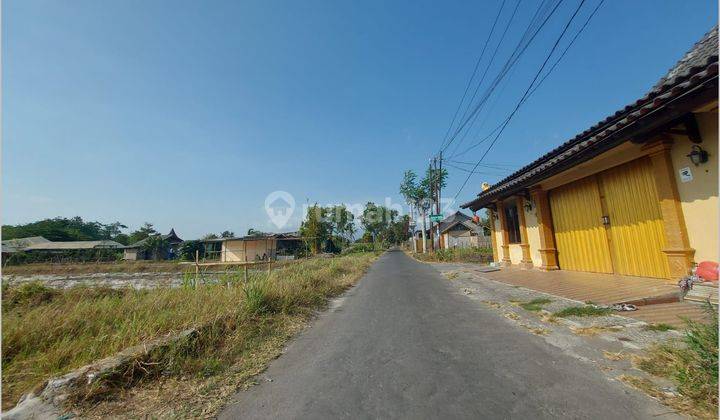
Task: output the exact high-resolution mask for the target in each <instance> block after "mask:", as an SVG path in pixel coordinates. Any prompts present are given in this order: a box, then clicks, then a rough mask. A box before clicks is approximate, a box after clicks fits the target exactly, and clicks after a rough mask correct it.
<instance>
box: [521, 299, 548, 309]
mask: <svg viewBox="0 0 720 420" xmlns="http://www.w3.org/2000/svg"><path fill="white" fill-rule="evenodd" d="M551 302H552V300H550V299H547V298H537V299H533V300H531V301H530V302H523V303H520V304H519V306H520V307H521V308H523V309H525V310H526V311H531V312H538V311H540V310H541V309H542V308H543V306H544V305H547V304H548V303H551Z"/></svg>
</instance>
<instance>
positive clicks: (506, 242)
mask: <svg viewBox="0 0 720 420" xmlns="http://www.w3.org/2000/svg"><path fill="white" fill-rule="evenodd" d="M495 205H496V207H497V213H498V220H500V235H502V240H503V244H502V250H503V252H502V253H503V257H502V260H501V263H502V264H503V265H510V264H511V261H510V237H509V236H508V229H507V221H506V220H505V208H504V207H503V202H502V201H501V200H498V201H496V202H495Z"/></svg>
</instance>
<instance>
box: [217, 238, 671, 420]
mask: <svg viewBox="0 0 720 420" xmlns="http://www.w3.org/2000/svg"><path fill="white" fill-rule="evenodd" d="M258 382H259V385H257V386H254V387H252V388H250V389H249V390H247V391H242V392H239V393H238V394H236V395H235V396H234V397H233V398H232V400H231V401H230V402H229V403H228V405H227V406H226V408H225V410H224V411H223V412H222V413H221V415H220V418H223V419H231V418H248V419H267V418H307V419H323V418H328V419H329V418H353V419H355V418H407V419H417V418H443V419H447V418H487V419H507V418H516V419H536V418H547V419H555V418H588V419H599V418H602V419H631V418H655V419H658V418H660V419H667V418H670V417H673V416H672V415H671V414H668V413H669V412H671V411H672V410H670V409H668V408H667V407H663V406H661V405H659V404H658V403H657V402H655V401H654V400H652V399H650V398H649V397H646V396H645V395H641V394H640V393H638V392H636V391H633V390H630V389H628V388H627V387H625V386H624V385H622V384H620V383H617V382H611V381H609V380H608V379H607V378H605V377H604V376H602V374H601V373H600V372H599V371H598V370H597V368H596V367H594V366H590V365H589V364H585V363H584V362H581V361H579V360H577V359H575V358H572V357H570V356H567V355H565V354H562V353H561V352H559V351H558V350H557V349H555V348H554V347H552V346H551V345H549V344H547V343H545V341H544V340H542V339H541V338H539V337H537V336H534V335H532V334H529V333H528V332H527V331H524V330H522V329H520V328H518V327H516V326H514V325H513V324H511V323H509V322H508V321H507V320H505V319H504V318H503V317H502V316H500V315H498V314H497V313H495V312H493V311H491V310H490V309H487V308H483V307H482V306H480V305H478V304H477V303H474V302H472V301H471V300H470V299H467V298H466V297H465V296H462V295H461V294H459V293H458V292H457V291H456V290H453V289H452V288H451V286H450V285H449V284H448V281H447V280H446V279H444V278H443V277H441V276H440V274H439V273H438V272H437V271H436V270H435V269H433V268H432V267H431V266H429V265H426V264H423V263H419V262H417V261H415V260H413V259H411V258H410V257H408V256H406V255H405V254H404V253H402V252H400V251H390V252H388V253H386V254H384V255H383V256H382V257H380V258H379V259H378V261H377V262H376V263H375V264H374V265H373V267H372V268H371V269H370V271H369V272H368V273H367V275H366V276H365V277H364V278H363V279H362V280H361V281H360V283H359V284H358V285H357V286H356V287H355V288H353V289H352V290H350V291H349V292H348V293H347V294H346V295H345V298H344V301H343V302H342V304H341V305H340V306H338V307H337V308H335V309H334V310H330V311H328V312H326V313H325V314H323V315H322V316H320V318H319V319H318V320H317V321H316V322H315V323H314V325H313V326H312V327H311V328H310V329H308V330H307V331H306V332H304V333H303V334H301V335H300V336H299V337H298V338H297V339H296V340H294V341H293V342H292V344H291V345H290V346H289V347H288V349H287V352H286V353H285V354H283V355H282V356H281V357H280V358H278V359H277V360H276V361H274V362H273V363H272V364H271V366H270V367H269V369H268V370H267V371H266V372H265V374H263V375H262V376H261V377H260V378H259V380H258Z"/></svg>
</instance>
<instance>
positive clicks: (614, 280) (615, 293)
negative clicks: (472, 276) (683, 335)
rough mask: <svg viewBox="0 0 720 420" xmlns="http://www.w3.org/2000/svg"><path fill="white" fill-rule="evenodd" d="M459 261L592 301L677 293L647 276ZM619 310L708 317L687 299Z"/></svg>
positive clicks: (653, 317)
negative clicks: (494, 266)
mask: <svg viewBox="0 0 720 420" xmlns="http://www.w3.org/2000/svg"><path fill="white" fill-rule="evenodd" d="M462 265H463V266H465V268H466V269H467V268H470V267H473V266H474V267H475V270H477V271H478V272H479V273H480V275H482V276H483V277H485V278H488V279H490V280H495V281H499V282H503V283H507V284H512V285H515V286H523V287H527V288H529V289H534V290H538V291H541V292H545V293H549V294H552V295H556V296H562V297H565V298H568V299H574V300H578V301H581V302H587V301H592V302H594V303H597V304H601V305H609V304H613V303H620V302H628V301H632V300H636V299H643V298H648V297H655V296H664V295H669V294H677V293H678V288H677V286H674V285H671V284H667V282H666V280H662V279H653V278H647V277H631V276H619V275H614V274H599V273H585V272H578V271H565V270H558V271H547V272H546V271H540V270H522V269H519V268H515V267H506V268H503V269H501V270H500V271H493V272H489V273H484V272H480V270H479V268H480V267H479V266H477V265H473V264H462ZM619 314H621V315H623V316H627V317H630V318H635V319H638V320H641V321H645V322H649V323H665V324H670V325H674V326H680V325H682V323H683V322H682V319H681V317H687V318H690V319H695V320H702V319H705V318H706V317H707V315H706V314H705V312H704V308H703V306H702V305H701V304H698V303H691V302H687V301H685V302H673V303H661V304H655V305H647V306H638V310H637V311H634V312H622V313H619Z"/></svg>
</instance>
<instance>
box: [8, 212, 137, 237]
mask: <svg viewBox="0 0 720 420" xmlns="http://www.w3.org/2000/svg"><path fill="white" fill-rule="evenodd" d="M126 228H127V227H126V226H125V225H123V224H122V223H120V222H115V223H110V224H103V223H100V222H86V221H84V220H83V219H82V218H81V217H73V218H65V217H56V218H54V219H43V220H39V221H36V222H31V223H26V224H22V225H15V226H13V225H3V227H2V238H3V239H4V240H5V239H18V238H27V237H30V236H42V237H44V238H45V239H49V240H51V241H92V240H101V239H112V240H116V239H115V238H116V237H118V236H119V235H123V234H122V233H121V232H122V229H126ZM118 242H121V241H118Z"/></svg>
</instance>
